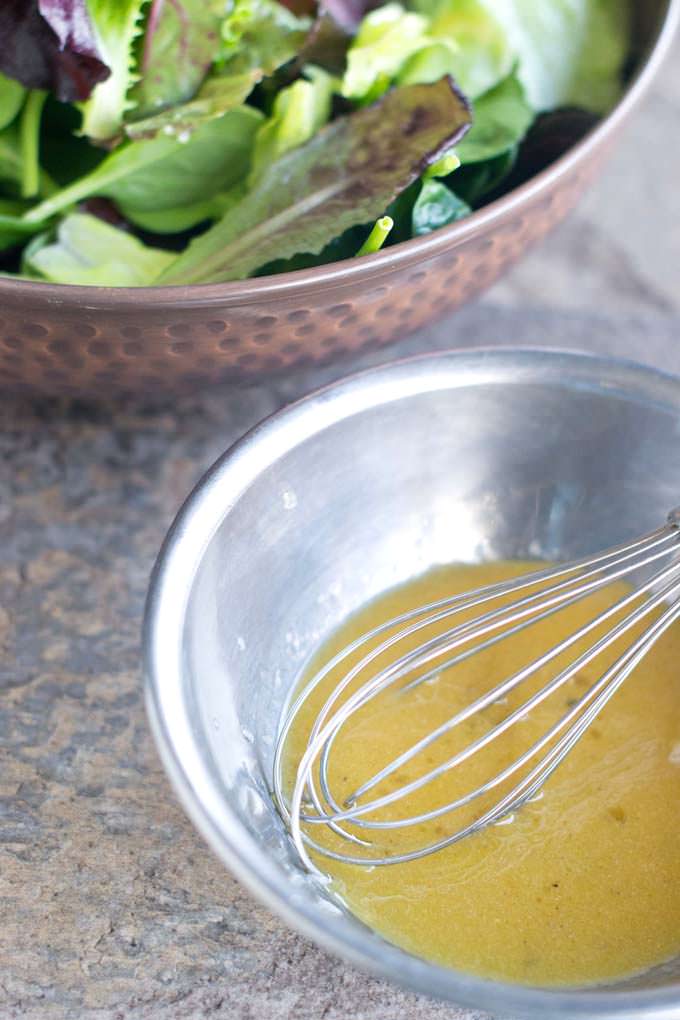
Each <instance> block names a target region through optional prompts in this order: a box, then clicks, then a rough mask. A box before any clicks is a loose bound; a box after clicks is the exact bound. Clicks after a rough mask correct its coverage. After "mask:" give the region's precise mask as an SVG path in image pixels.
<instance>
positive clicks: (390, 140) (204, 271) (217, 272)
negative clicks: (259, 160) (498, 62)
mask: <svg viewBox="0 0 680 1020" xmlns="http://www.w3.org/2000/svg"><path fill="white" fill-rule="evenodd" d="M469 123H470V113H469V108H468V106H467V103H466V102H465V101H464V99H463V98H462V97H461V96H460V95H459V94H458V93H457V92H456V90H455V89H454V87H453V83H452V82H451V81H450V80H449V79H442V81H440V82H437V83H436V84H434V85H408V86H405V87H403V88H399V89H395V90H394V91H392V92H390V93H388V94H387V95H386V96H385V98H384V99H383V100H381V101H380V102H378V103H376V104H374V105H373V106H370V107H365V108H363V109H361V110H357V111H356V112H354V113H352V114H350V115H349V116H347V117H341V118H339V119H338V120H336V121H333V122H332V123H331V124H329V125H327V126H326V127H325V128H322V130H321V131H319V132H318V133H317V134H316V135H315V136H314V137H313V138H311V139H310V140H309V141H308V142H306V143H305V145H302V146H300V147H299V148H297V149H293V150H292V151H290V152H287V153H286V154H285V155H283V156H281V157H280V158H279V159H278V160H277V161H276V162H274V163H272V164H271V165H270V166H269V167H268V168H267V170H266V172H265V173H264V174H263V175H262V177H261V178H260V180H259V181H258V183H257V185H256V187H255V188H254V189H253V190H252V191H250V192H249V193H248V194H247V195H246V196H245V198H244V199H243V201H241V202H240V203H239V204H238V205H237V206H235V207H234V208H233V209H232V210H231V211H230V212H229V213H228V214H227V215H226V216H225V217H224V218H223V219H221V220H220V221H219V222H218V223H216V224H215V226H213V227H212V228H211V229H210V230H208V231H207V233H205V234H203V235H202V236H201V237H198V238H196V239H195V240H194V241H192V242H191V244H190V245H189V247H188V248H187V250H186V251H185V252H184V253H183V254H182V255H180V256H179V258H178V259H177V262H176V263H175V264H174V265H173V266H171V267H170V269H169V270H167V271H166V272H165V273H164V274H163V276H162V277H161V279H160V281H159V282H160V283H180V282H182V283H205V282H209V281H210V282H219V281H222V280H239V279H243V278H244V277H246V276H248V275H249V274H250V273H252V272H253V271H254V270H255V269H257V268H258V266H261V265H263V264H264V263H267V262H271V261H273V260H275V259H286V258H290V257H291V256H293V255H295V254H297V253H298V252H312V253H318V252H320V251H321V250H322V249H323V248H324V247H325V246H326V245H327V244H328V243H329V242H330V241H331V240H332V238H334V237H337V236H338V235H340V234H342V233H343V232H344V231H345V230H347V229H348V228H349V227H351V226H353V225H354V224H361V223H370V222H371V221H373V220H375V219H376V218H377V217H378V216H380V215H381V214H382V213H383V212H384V210H385V209H386V207H387V206H388V205H389V203H390V202H391V201H392V200H393V199H394V197H395V196H396V195H397V194H398V193H399V192H400V191H401V190H403V189H404V188H406V187H407V186H408V185H409V184H410V183H411V182H412V181H413V180H415V179H416V178H417V177H418V176H420V174H421V173H422V172H423V170H424V169H425V168H426V166H428V165H429V164H430V163H433V162H434V161H435V160H436V159H437V158H438V157H439V156H440V155H441V154H442V153H443V152H445V151H446V150H447V149H449V148H450V147H451V146H452V145H453V144H454V143H455V142H456V141H457V140H458V139H459V138H460V137H461V136H462V134H463V133H464V132H465V130H466V129H467V127H468V125H469Z"/></svg>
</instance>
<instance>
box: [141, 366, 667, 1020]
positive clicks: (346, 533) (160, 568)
mask: <svg viewBox="0 0 680 1020" xmlns="http://www.w3.org/2000/svg"><path fill="white" fill-rule="evenodd" d="M679 489H680V381H678V380H676V379H674V378H671V377H669V376H665V375H662V374H659V373H658V372H655V371H652V370H650V369H646V368H642V367H640V366H637V365H634V364H631V363H624V362H617V361H609V360H601V359H599V358H591V357H588V356H587V355H577V354H566V353H560V352H550V351H535V350H534V351H529V350H493V349H488V350H485V351H477V352H474V353H472V352H458V353H449V354H444V355H434V356H429V357H420V358H416V359H413V360H409V361H403V362H400V363H396V364H393V365H391V366H388V367H386V368H382V369H378V370H376V371H372V372H368V373H366V374H363V375H359V376H355V377H353V378H350V379H347V380H345V381H343V382H340V383H338V384H337V385H334V386H332V387H330V388H328V389H325V390H322V391H320V392H319V393H316V394H314V395H312V396H310V397H308V398H306V399H305V400H303V401H301V402H300V403H298V404H295V405H293V406H292V407H290V408H288V409H287V410H285V411H282V412H281V413H279V414H277V415H275V416H274V417H273V418H271V419H269V420H268V421H267V422H265V423H264V424H263V425H260V426H259V427H258V428H256V429H255V430H254V431H253V432H251V433H250V434H249V435H248V436H246V438H245V439H243V440H241V441H240V442H239V443H237V444H236V446H234V447H233V448H232V449H231V450H230V451H229V452H228V453H227V454H225V456H224V457H223V458H222V459H221V460H220V461H218V463H217V464H216V465H215V467H213V468H212V470H211V471H210V472H209V473H208V474H207V475H206V476H205V478H204V479H203V481H202V482H201V483H200V484H199V485H198V487H197V488H196V490H195V491H194V493H193V495H192V496H191V497H190V498H189V500H188V502H187V503H186V505H185V507H184V509H183V510H182V511H181V513H180V514H179V516H178V518H177V520H176V522H175V524H174V526H173V528H172V529H171V531H170V534H169V536H168V538H167V540H166V543H165V546H164V548H163V551H162V553H161V555H160V558H159V561H158V564H157V567H156V570H155V574H154V577H153V581H152V585H151V591H150V595H149V601H148V608H147V617H146V628H145V651H146V673H147V693H148V706H149V712H150V716H151V721H152V725H153V730H154V733H155V736H156V739H157V741H158V746H159V748H160V752H161V756H162V758H163V761H164V763H165V766H166V768H167V770H168V772H169V774H170V776H171V778H172V780H173V782H174V784H175V787H176V789H177V791H178V793H179V795H180V797H181V799H182V801H183V803H184V805H185V807H186V809H187V811H188V812H189V814H190V816H191V817H192V819H193V820H194V822H195V823H196V825H197V826H198V828H199V829H200V831H201V832H202V833H203V835H204V836H205V837H206V838H207V840H208V841H209V843H210V844H211V845H212V847H213V848H214V850H215V851H216V852H217V854H218V855H219V856H220V857H221V859H222V860H223V861H224V863H225V864H226V865H228V867H229V868H230V869H231V870H232V871H234V872H235V873H236V874H237V875H238V876H239V877H240V878H241V879H242V880H243V881H244V882H245V883H246V884H247V885H248V886H249V887H250V888H251V889H252V891H253V892H254V893H256V895H258V896H259V897H260V898H261V899H262V900H264V902H265V903H267V904H268V905H269V906H271V907H272V909H274V910H275V911H277V912H278V913H279V914H281V915H282V916H283V917H284V918H286V919H287V920H288V921H289V922H290V923H291V924H292V925H294V926H295V927H296V928H298V929H299V930H300V931H302V932H304V933H305V934H307V935H309V936H311V937H312V938H314V939H315V940H316V941H317V942H318V943H320V944H321V945H322V946H324V947H325V948H327V949H330V950H332V951H334V952H336V953H339V954H341V955H342V956H344V957H346V958H348V959H349V960H352V961H354V962H355V963H358V964H360V965H361V966H363V967H364V968H367V969H369V970H371V971H373V972H376V973H378V974H381V975H384V976H386V977H389V978H391V979H393V980H395V981H398V982H400V983H401V984H404V985H407V986H409V987H410V988H413V989H415V990H417V991H420V992H426V993H428V994H430V995H436V996H439V997H441V998H443V999H448V1000H451V1001H455V1002H458V1003H462V1004H467V1005H471V1006H475V1007H478V1008H483V1009H488V1010H491V1011H495V1012H496V1013H501V1014H510V1015H512V1016H513V1018H517V1017H541V1018H543V1020H546V1018H550V1017H589V1018H593V1017H637V1018H639V1017H654V1018H666V1020H671V1018H675V1020H677V1018H678V1017H679V1016H680V960H678V961H677V963H676V964H675V965H666V966H664V967H658V968H655V969H654V970H652V971H650V972H648V973H647V974H645V975H643V976H641V977H638V978H636V979H635V980H632V981H630V980H629V981H627V982H625V983H621V984H619V985H613V986H608V987H602V988H598V989H592V988H590V989H585V988H584V989H574V990H570V991H546V990H543V989H538V988H525V987H518V986H513V985H508V984H503V983H501V982H496V981H484V980H480V979H479V978H475V977H470V976H469V975H467V974H462V973H459V972H457V971H454V970H448V969H445V968H442V967H439V966H435V965H433V964H430V963H426V962H425V961H423V960H421V959H418V958H416V957H414V956H411V955H409V954H408V953H406V952H403V951H402V950H400V949H397V948H396V947H394V946H392V945H390V944H388V943H387V942H386V941H384V940H383V939H381V938H380V937H379V936H378V935H376V934H375V933H373V932H371V931H370V930H369V929H368V928H366V927H365V926H364V925H363V924H362V923H360V922H359V921H357V920H356V919H355V918H353V917H351V916H349V915H348V914H347V913H345V912H344V911H343V910H342V909H340V908H339V907H338V906H337V905H335V904H334V903H332V902H331V901H330V900H329V899H328V898H327V897H326V895H325V893H324V892H323V891H322V890H321V889H320V888H319V887H318V886H317V885H316V884H315V883H314V882H313V881H312V880H311V879H310V878H309V877H308V876H307V875H305V874H304V873H303V872H302V871H301V870H300V868H299V867H298V865H297V863H296V859H295V855H294V853H293V852H292V851H291V848H290V846H289V841H288V839H287V837H286V834H285V832H284V830H283V827H282V825H281V822H280V820H279V818H278V816H277V814H276V812H275V810H274V808H273V806H272V803H271V799H270V793H269V783H270V773H271V764H272V755H273V741H274V735H275V733H276V729H277V723H278V720H279V716H280V713H281V709H282V705H283V703H284V701H285V700H286V697H287V695H288V694H289V692H290V690H291V686H292V685H293V683H294V682H295V678H296V675H297V673H298V671H299V669H300V666H301V664H302V663H303V662H304V661H305V659H306V658H307V656H308V655H309V654H310V652H311V651H312V650H313V649H314V648H315V647H316V645H317V644H318V642H319V641H321V640H323V638H324V637H325V636H326V635H327V634H328V633H329V632H331V631H332V630H333V629H334V627H336V625H337V624H338V623H339V622H340V621H341V620H342V619H343V618H344V617H345V616H346V615H347V614H348V613H350V612H352V610H354V609H356V608H357V607H358V606H360V605H361V604H362V603H363V602H365V601H366V600H367V599H370V598H372V597H373V596H375V595H377V594H379V593H380V592H382V591H384V590H385V589H387V588H389V587H390V586H392V585H395V584H398V583H400V582H403V581H406V580H407V579H408V578H410V577H412V576H414V575H417V574H420V573H421V572H423V571H425V570H427V569H428V568H429V567H431V566H433V565H434V564H438V563H443V562H449V561H455V560H466V561H475V560H480V559H485V558H492V557H521V558H524V557H531V556H540V557H545V558H546V559H560V558H563V557H571V556H575V555H577V554H582V553H584V552H586V551H589V550H594V549H596V548H599V547H601V546H603V545H605V544H608V543H611V542H617V541H620V540H623V539H625V538H627V537H630V536H632V535H636V534H637V533H638V532H642V531H644V530H646V529H647V528H649V527H651V526H653V525H656V524H658V522H659V521H660V520H662V519H663V515H664V514H665V513H666V512H667V511H668V508H669V507H671V506H673V505H675V504H677V501H678V491H679ZM679 697H680V693H679Z"/></svg>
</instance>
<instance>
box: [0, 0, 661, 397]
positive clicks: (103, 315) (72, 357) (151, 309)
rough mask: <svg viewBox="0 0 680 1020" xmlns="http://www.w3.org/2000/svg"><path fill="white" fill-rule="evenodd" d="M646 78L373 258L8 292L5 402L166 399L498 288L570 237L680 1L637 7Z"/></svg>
mask: <svg viewBox="0 0 680 1020" xmlns="http://www.w3.org/2000/svg"><path fill="white" fill-rule="evenodd" d="M633 7H634V9H635V13H636V19H637V22H636V28H635V32H634V38H633V54H632V56H633V67H634V72H633V75H632V77H631V80H630V85H629V87H628V89H627V91H626V94H625V95H624V97H623V99H622V100H621V102H620V103H619V104H618V106H617V107H616V108H615V109H614V110H613V111H612V113H611V114H610V115H609V116H608V117H606V118H605V119H604V120H603V121H602V122H601V123H600V125H599V126H598V127H597V128H596V129H595V130H594V131H592V132H591V133H590V134H589V135H588V136H587V137H586V138H585V139H584V140H583V141H582V142H581V143H580V144H578V145H576V146H575V147H574V148H573V149H571V150H570V151H569V152H568V153H567V154H566V155H565V156H563V157H562V158H561V159H559V160H557V162H555V163H553V164H552V165H551V166H549V167H548V169H547V170H544V171H543V172H542V173H540V174H538V175H537V176H535V177H533V178H532V179H531V180H530V181H529V182H528V183H527V184H525V185H523V186H522V187H520V188H517V189H516V190H515V191H512V192H510V193H509V194H508V195H506V196H505V197H503V198H501V199H499V200H498V201H496V202H494V203H492V204H491V205H489V206H487V207H486V208H484V209H482V210H480V211H478V212H476V213H475V214H474V215H472V216H470V217H469V218H468V219H466V220H463V221H461V222H459V223H456V224H453V225H452V226H450V227H445V228H443V229H441V230H438V231H437V232H436V233H434V234H430V235H428V236H426V237H421V238H416V239H414V240H412V241H407V242H405V243H403V244H399V245H395V246H394V247H392V248H388V249H387V250H385V251H384V252H381V253H379V254H377V255H374V256H369V257H366V258H362V259H353V260H351V261H345V262H338V263H335V264H334V265H330V266H323V267H320V268H317V269H311V270H307V271H300V272H295V273H286V274H284V275H281V276H270V277H262V278H260V279H255V280H245V281H243V282H239V283H226V284H213V285H207V286H186V287H162V288H161V287H146V288H136V289H131V288H109V287H67V286H60V285H53V284H43V283H31V282H28V281H21V280H11V279H0V389H3V388H4V389H10V390H13V391H15V392H19V391H29V392H31V391H32V392H41V393H69V394H80V395H83V396H88V395H89V396H96V395H97V393H99V392H106V393H113V392H116V391H137V392H142V393H147V394H156V393H162V392H166V391H168V390H178V389H188V388H196V387H197V386H199V385H201V384H203V383H208V382H218V381H221V380H224V379H237V378H255V377H258V376H262V375H266V374H268V373H272V372H276V371H281V370H285V369H287V368H290V367H293V366H298V365H304V364H307V363H313V362H317V363H318V362H323V361H327V360H330V359H332V358H336V357H338V356H339V355H340V354H342V353H345V352H358V351H361V350H364V349H373V348H375V347H378V346H380V345H382V344H387V343H389V342H390V341H392V340H394V339H397V338H398V337H400V336H404V335H405V334H407V333H410V332H413V331H414V330H416V329H418V328H420V327H421V326H424V325H425V324H426V323H428V322H430V321H432V320H434V319H436V318H438V317H441V316H443V315H445V314H446V313H447V312H450V311H451V310H452V309H454V308H457V307H458V306H460V305H461V304H463V302H465V301H467V300H469V298H471V297H473V296H474V295H476V294H478V293H479V292H480V291H482V290H484V289H485V288H486V287H488V286H489V284H491V283H493V281H494V280H496V279H497V278H498V277H499V276H500V275H501V274H502V273H503V272H504V271H505V270H506V269H507V267H508V266H510V265H511V264H512V263H513V262H515V261H516V260H517V259H518V258H519V257H520V256H521V255H522V254H523V253H524V252H525V251H526V249H527V248H528V247H529V246H530V245H532V244H534V243H535V242H536V241H539V240H540V239H541V238H543V237H544V236H545V234H546V233H547V232H548V231H549V230H550V229H552V228H553V227H554V226H555V225H556V224H557V223H559V222H560V221H561V220H562V219H564V217H565V216H566V215H567V213H568V212H569V211H570V210H571V208H572V207H573V206H574V204H575V203H576V201H577V199H578V198H579V197H580V195H581V194H582V192H583V191H584V189H585V187H586V186H587V184H588V183H589V182H590V180H591V179H592V178H593V177H594V176H595V174H596V172H597V171H598V169H599V168H600V166H601V164H602V162H603V161H604V158H605V156H606V155H607V154H608V153H609V151H610V150H611V148H612V145H613V143H614V141H615V139H616V137H617V136H618V134H619V131H620V129H621V128H622V126H623V125H624V124H625V123H626V122H627V121H628V120H629V118H630V115H631V113H632V112H633V110H634V109H635V107H636V106H637V105H638V102H639V100H640V99H641V97H642V95H643V94H644V93H645V92H646V90H647V88H648V86H649V84H650V83H651V81H652V79H653V77H654V75H655V74H656V72H657V70H658V68H659V65H660V63H661V60H662V59H663V57H664V55H665V53H666V52H667V50H668V46H669V43H670V41H671V38H672V35H673V31H674V28H675V26H676V24H677V22H678V20H679V18H680V0H636V2H635V4H634V5H633Z"/></svg>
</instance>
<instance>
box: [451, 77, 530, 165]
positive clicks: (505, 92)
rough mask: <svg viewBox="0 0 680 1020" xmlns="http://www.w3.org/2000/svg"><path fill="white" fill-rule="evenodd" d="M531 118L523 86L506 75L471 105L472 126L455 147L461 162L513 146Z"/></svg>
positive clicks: (490, 155)
mask: <svg viewBox="0 0 680 1020" xmlns="http://www.w3.org/2000/svg"><path fill="white" fill-rule="evenodd" d="M533 120H534V112H533V110H532V109H531V107H530V106H529V104H528V103H527V101H526V97H525V95H524V89H523V88H522V85H521V84H520V82H519V81H518V79H517V78H516V77H515V75H510V77H509V78H506V79H505V81H502V82H501V83H500V84H499V85H496V87H495V88H493V89H491V90H490V91H489V92H486V93H485V94H484V95H483V96H480V98H479V99H477V100H476V102H475V103H474V104H473V118H472V127H471V128H470V130H469V131H468V133H467V135H466V136H465V138H464V139H463V140H462V142H460V144H459V145H457V146H456V154H457V156H458V158H459V159H460V161H461V163H463V164H465V163H481V162H482V161H483V160H487V159H493V158H494V157H495V156H499V155H500V154H501V153H503V152H507V150H508V149H512V148H513V147H514V146H516V145H517V144H518V143H519V142H521V140H522V139H523V138H524V136H525V135H526V133H527V131H528V130H529V128H530V126H531V124H532V122H533Z"/></svg>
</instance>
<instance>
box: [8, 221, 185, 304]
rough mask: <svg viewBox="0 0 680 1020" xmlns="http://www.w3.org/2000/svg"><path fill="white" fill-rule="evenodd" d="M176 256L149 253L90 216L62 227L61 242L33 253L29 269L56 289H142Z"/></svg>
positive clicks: (133, 239) (154, 250) (158, 251)
mask: <svg viewBox="0 0 680 1020" xmlns="http://www.w3.org/2000/svg"><path fill="white" fill-rule="evenodd" d="M175 257H176V256H175V254H174V252H168V251H163V250H162V249H160V248H148V247H147V246H146V245H144V244H142V242H141V241H140V240H138V239H137V238H136V237H133V236H132V235H130V234H126V233H125V231H123V230H117V229H116V228H115V227H112V226H110V225H109V224H108V223H104V222H103V220H100V219H98V218H97V217H96V216H89V215H88V214H87V213H73V214H72V215H71V216H67V217H66V218H65V219H64V220H63V221H62V222H61V223H60V225H59V229H58V231H57V240H56V242H55V243H54V244H46V245H43V246H42V247H37V248H36V249H35V250H33V251H31V252H29V253H28V254H27V257H26V260H25V261H26V269H27V270H28V271H29V272H31V273H33V274H36V275H38V276H40V277H42V278H43V279H45V280H50V281H51V282H52V283H72V284H90V285H94V286H104V287H143V286H145V285H148V284H151V283H153V282H154V280H155V279H156V277H157V276H158V275H159V274H160V273H161V272H162V271H163V269H165V268H167V266H169V265H170V263H171V262H172V261H173V260H174V259H175Z"/></svg>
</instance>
